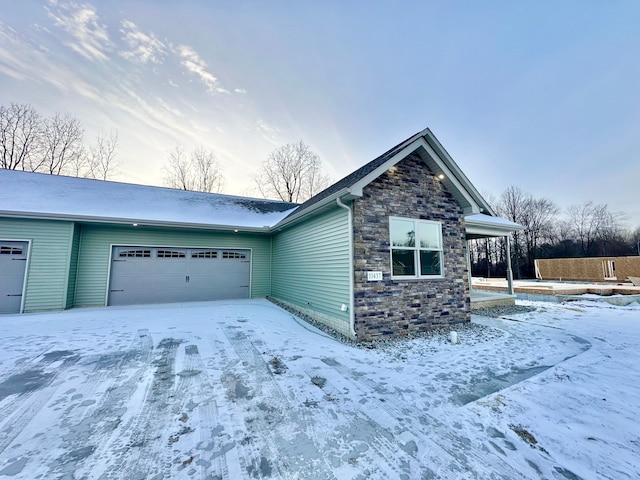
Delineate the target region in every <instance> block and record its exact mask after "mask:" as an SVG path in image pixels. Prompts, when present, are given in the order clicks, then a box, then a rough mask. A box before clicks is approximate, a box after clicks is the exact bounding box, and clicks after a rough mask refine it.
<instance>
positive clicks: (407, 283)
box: [353, 157, 471, 341]
mask: <svg viewBox="0 0 640 480" xmlns="http://www.w3.org/2000/svg"><path fill="white" fill-rule="evenodd" d="M363 193H364V195H363V197H362V198H359V199H356V200H354V205H353V212H354V215H353V230H354V232H353V235H354V238H353V240H354V262H355V272H354V274H355V276H354V295H355V309H354V310H355V322H356V332H357V335H358V340H359V341H370V340H376V339H381V338H385V337H387V336H390V335H398V334H400V335H401V334H409V333H416V332H423V331H426V330H430V329H433V328H437V327H438V326H443V325H449V324H454V323H462V322H468V321H470V318H471V317H470V298H469V287H468V283H467V280H466V279H467V263H466V248H467V244H466V240H465V225H464V216H463V212H462V209H461V208H460V206H459V205H458V203H457V201H456V200H455V199H454V198H453V196H452V195H451V194H450V193H449V192H448V191H447V190H446V188H445V187H444V185H442V183H441V182H440V181H438V180H436V179H435V178H434V177H433V175H432V174H431V172H430V171H429V169H428V167H427V166H426V165H425V164H424V163H423V162H422V161H421V160H420V159H417V158H412V157H408V158H406V159H404V160H403V161H401V162H400V163H398V164H397V165H396V166H395V168H392V169H390V171H387V172H385V173H384V174H383V175H381V176H380V177H378V178H377V179H376V180H375V181H373V182H372V183H371V184H369V185H368V186H367V187H366V188H365V189H364V192H363ZM390 216H396V217H406V218H414V219H420V220H433V221H438V222H441V223H442V242H443V257H444V272H445V278H444V279H425V280H392V279H391V255H390V250H389V217H390ZM369 271H382V272H383V280H382V281H367V272H369Z"/></svg>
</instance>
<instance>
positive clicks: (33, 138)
mask: <svg viewBox="0 0 640 480" xmlns="http://www.w3.org/2000/svg"><path fill="white" fill-rule="evenodd" d="M41 132H42V120H41V118H40V115H38V113H37V112H36V111H35V109H34V108H33V107H32V106H31V105H27V104H17V103H12V104H11V105H9V106H8V107H5V106H4V105H0V156H1V158H0V168H6V169H9V170H18V169H22V170H25V169H28V167H29V163H30V157H31V155H32V154H33V153H35V150H36V149H37V147H38V141H39V140H40V138H41Z"/></svg>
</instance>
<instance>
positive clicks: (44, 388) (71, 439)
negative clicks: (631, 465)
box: [0, 300, 590, 480]
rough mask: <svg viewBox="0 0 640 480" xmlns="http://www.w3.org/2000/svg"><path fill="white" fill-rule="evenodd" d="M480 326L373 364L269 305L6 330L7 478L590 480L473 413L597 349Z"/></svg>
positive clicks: (142, 313) (66, 315) (126, 313)
mask: <svg viewBox="0 0 640 480" xmlns="http://www.w3.org/2000/svg"><path fill="white" fill-rule="evenodd" d="M475 320H476V322H475V323H474V324H473V325H471V326H470V327H468V328H463V329H461V330H459V333H458V336H459V339H460V344H458V345H451V344H450V343H448V341H447V333H446V332H442V333H439V334H434V335H432V336H430V337H428V338H422V339H418V340H413V341H408V342H401V343H398V344H394V345H387V346H385V347H384V348H379V349H375V350H373V349H366V348H354V347H353V346H348V345H345V344H343V343H340V342H338V341H336V340H335V339H333V338H331V337H330V336H328V335H327V334H325V333H323V332H321V331H319V330H317V329H316V328H314V327H312V326H310V325H308V324H306V323H304V322H302V321H301V320H299V319H296V318H295V317H293V316H292V315H290V314H289V313H287V312H285V311H283V310H281V309H280V308H278V307H276V306H274V305H273V304H271V303H270V302H268V301H266V300H256V301H234V302H212V303H198V304H185V305H178V304H172V305H158V306H146V307H129V308H118V307H116V308H96V309H77V310H71V311H66V312H57V313H46V314H32V315H22V316H4V317H0V339H1V341H2V353H1V354H0V374H1V376H0V478H4V477H13V478H25V479H36V478H43V479H52V478H63V479H74V478H75V479H79V478H88V479H94V478H95V479H132V480H134V479H154V480H158V479H169V478H189V479H245V478H246V479H252V478H278V479H280V478H283V479H285V478H286V479H298V478H299V479H369V478H372V479H374V478H375V479H414V478H415V479H417V478H479V479H491V478H496V479H512V478H541V477H543V478H554V477H556V478H580V477H579V475H577V474H575V477H570V476H568V475H569V474H571V475H574V473H572V472H571V470H570V469H568V468H565V466H563V465H560V464H559V463H558V460H557V459H555V458H553V456H552V455H551V454H550V453H549V451H547V450H545V449H542V450H540V449H536V448H533V446H532V444H531V442H530V440H527V438H525V436H523V435H522V432H518V431H517V429H515V428H507V427H506V426H505V425H506V424H508V422H507V423H500V422H497V423H496V422H495V421H494V420H492V417H491V409H492V408H493V407H492V406H490V402H488V403H486V405H487V406H486V408H485V409H486V410H487V414H486V415H485V414H479V413H478V411H477V410H474V408H471V407H475V408H477V407H478V405H482V402H483V401H485V402H487V398H489V397H486V398H483V396H484V395H487V394H491V393H492V392H495V391H496V390H498V389H500V388H505V387H509V385H511V384H514V383H516V382H518V381H520V380H523V379H525V378H527V377H531V376H532V375H534V374H537V373H540V372H544V371H546V370H547V369H548V368H549V367H551V366H553V365H555V364H557V363H560V362H562V361H563V360H566V359H567V358H569V357H573V356H575V355H579V354H581V353H582V352H584V351H586V350H587V349H588V348H589V346H590V345H589V344H588V342H586V341H584V340H583V339H580V338H579V337H574V336H573V337H572V335H569V334H567V333H566V332H564V331H561V330H559V329H551V328H543V327H536V326H524V325H523V326H522V328H523V329H524V330H522V331H516V330H514V328H515V327H514V326H511V327H509V328H503V327H502V326H501V324H499V323H496V322H499V321H496V320H489V319H483V318H479V317H478V318H476V319H475ZM510 329H511V330H510ZM538 345H544V347H543V348H540V347H539V346H538ZM559 471H563V472H565V471H566V472H569V474H567V476H564V474H563V475H560V474H558V472H559ZM545 475H549V476H548V477H545Z"/></svg>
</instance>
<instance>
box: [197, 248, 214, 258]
mask: <svg viewBox="0 0 640 480" xmlns="http://www.w3.org/2000/svg"><path fill="white" fill-rule="evenodd" d="M191 258H218V252H216V251H215V250H205V251H201V252H192V253H191Z"/></svg>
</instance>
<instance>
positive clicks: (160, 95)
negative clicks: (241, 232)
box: [0, 0, 640, 220]
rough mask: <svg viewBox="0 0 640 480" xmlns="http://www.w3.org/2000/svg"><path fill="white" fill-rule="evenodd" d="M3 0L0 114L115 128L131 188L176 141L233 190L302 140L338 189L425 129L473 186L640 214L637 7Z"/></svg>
mask: <svg viewBox="0 0 640 480" xmlns="http://www.w3.org/2000/svg"><path fill="white" fill-rule="evenodd" d="M570 1H574V0H570ZM5 3H6V5H4V6H3V10H2V18H1V19H0V85H1V86H2V88H0V105H1V104H8V103H11V102H14V101H17V102H24V103H31V104H33V106H34V107H35V108H36V109H38V110H39V111H41V112H42V113H43V114H49V113H53V112H56V111H58V112H61V113H67V112H68V113H71V114H73V115H75V116H77V117H78V118H80V119H81V120H82V121H83V123H84V124H85V125H86V126H87V136H88V137H90V136H91V135H94V134H95V133H96V132H93V130H96V131H99V130H103V131H108V130H111V129H113V128H118V129H119V130H120V132H119V133H120V135H119V143H120V146H121V148H122V150H121V157H123V158H131V159H133V160H132V161H131V162H129V164H128V166H129V167H130V170H129V171H127V170H123V174H124V175H127V178H126V179H128V180H133V181H138V182H142V183H144V182H148V183H158V180H157V179H156V178H151V173H150V172H152V170H153V164H154V163H158V162H161V161H162V160H163V157H164V155H165V148H166V147H167V146H168V147H169V148H170V147H171V146H172V145H174V144H175V143H176V142H181V143H182V144H184V145H185V146H189V147H191V146H192V145H193V146H196V145H203V146H205V148H211V149H213V150H215V152H216V154H217V155H218V157H219V159H220V160H221V161H225V162H227V163H228V165H229V166H228V167H227V168H228V177H229V181H228V182H227V188H228V189H229V190H228V192H229V193H234V192H236V193H240V192H244V190H245V189H246V185H245V184H246V183H247V181H246V178H245V177H246V176H247V172H250V171H251V169H252V168H256V167H255V166H256V165H259V163H260V161H261V160H263V159H264V158H266V156H267V155H268V153H269V152H270V151H271V150H272V149H273V148H274V145H279V144H282V143H287V142H293V141H297V140H300V139H302V140H304V141H305V143H307V144H309V145H311V146H312V148H314V150H315V151H317V152H318V153H319V154H320V155H321V156H322V158H323V160H324V161H325V162H326V163H327V164H329V165H328V167H327V170H328V171H329V172H330V173H332V176H334V178H336V179H337V178H339V177H340V176H342V175H346V174H348V173H349V172H350V171H351V170H353V169H355V168H357V167H359V166H361V165H362V164H363V163H364V162H366V161H368V160H371V159H372V158H374V157H375V156H377V155H379V154H380V153H382V152H384V151H385V150H386V149H388V148H389V147H391V146H392V145H394V144H396V143H397V142H399V141H401V140H402V139H404V138H406V137H407V136H409V135H411V134H413V133H415V132H416V131H419V130H421V129H422V128H424V127H427V126H428V127H430V128H431V129H432V130H433V131H434V133H435V134H436V135H437V136H438V138H439V139H440V140H441V141H442V142H443V144H444V145H445V146H446V148H447V149H448V150H449V151H450V152H451V154H452V155H453V157H454V158H455V160H456V162H458V163H459V164H460V167H461V168H462V169H463V170H464V171H465V173H466V174H467V175H468V176H469V178H470V179H471V180H472V181H473V182H474V184H475V185H476V186H477V188H478V189H479V190H481V191H492V192H494V193H495V194H498V195H499V194H500V193H501V192H502V191H503V190H504V189H505V188H506V187H507V186H509V185H519V186H521V187H522V189H523V190H526V191H528V192H530V193H532V194H533V195H537V196H543V197H549V198H552V199H553V200H555V201H556V202H558V203H559V204H560V205H561V206H567V205H571V204H573V203H579V202H581V201H583V200H593V201H594V202H595V203H608V204H609V205H610V206H611V208H612V209H613V210H624V211H627V212H628V213H629V214H630V215H631V216H632V217H633V218H636V219H638V220H640V207H639V206H638V202H636V201H635V200H634V197H633V192H635V190H636V189H635V187H634V186H633V185H629V184H628V182H629V181H630V179H637V178H638V176H639V175H640V170H638V168H640V167H639V166H638V165H640V164H638V162H637V161H636V159H637V156H638V152H640V140H639V139H638V138H639V137H638V136H637V135H635V134H634V132H637V130H638V128H639V125H640V124H639V123H638V114H637V112H638V111H640V103H639V102H640V100H638V99H640V83H638V82H637V81H635V79H637V78H638V77H639V76H640V64H639V63H638V62H637V61H636V57H637V51H638V50H639V49H640V36H638V34H637V25H638V23H640V4H638V2H631V1H630V2H627V3H624V2H622V3H618V4H616V6H615V7H612V6H610V5H607V6H603V4H601V3H597V2H591V3H589V5H588V6H587V7H584V8H579V9H576V8H574V7H575V5H572V4H571V3H569V4H563V5H562V6H559V7H557V8H554V9H551V10H549V8H548V6H546V5H545V2H542V3H536V2H533V3H529V4H527V6H525V7H523V6H522V5H518V6H514V5H511V4H508V5H505V4H504V2H498V1H497V0H487V2H484V3H483V6H482V7H480V6H476V5H475V4H473V5H472V4H469V5H467V6H465V7H464V8H462V7H460V6H455V5H449V4H442V5H440V4H432V3H429V4H428V5H427V4H424V5H423V4H420V3H416V5H415V8H414V9H411V12H409V11H407V10H406V9H401V8H398V7H397V5H395V4H394V3H393V2H378V3H376V4H375V5H368V6H367V7H363V6H361V5H360V4H359V3H358V2H346V3H340V4H338V3H335V2H317V3H313V2H312V3H308V2H298V3H295V2H294V3H292V4H291V5H289V6H288V8H287V11H286V12H283V11H278V9H274V8H273V7H272V6H269V5H267V4H262V3H261V2H257V3H256V2H254V3H253V4H252V7H251V8H247V7H246V5H244V3H243V2H230V3H229V2H227V3H224V2H223V4H221V3H220V2H166V1H165V2H131V1H129V0H110V1H101V2H98V1H94V0H29V1H27V2H17V1H16V2H5ZM418 20H419V22H420V25H421V28H415V25H416V21H418ZM327 25H331V35H327ZM381 31H384V32H385V35H380V32H381ZM425 46H428V48H427V47H425ZM603 59H606V62H605V63H606V68H596V67H594V65H596V64H597V63H598V62H602V61H603ZM541 151H544V152H545V154H544V155H541V154H540V152H541ZM613 160H615V167H616V168H615V172H614V173H612V174H611V175H607V176H606V178H605V179H602V178H599V177H597V176H596V175H595V173H594V172H596V171H597V170H598V169H597V167H596V166H597V165H600V164H602V162H609V163H611V162H612V161H613ZM134 168H135V169H137V170H138V172H133V170H134ZM234 168H235V169H236V170H235V171H234V170H233V169H234ZM132 172H133V173H132ZM140 172H142V173H140ZM575 172H579V173H580V175H584V176H585V178H584V179H580V180H579V181H577V180H576V181H575V182H567V181H566V179H567V178H574V176H575V175H576V173H575ZM614 176H615V178H616V179H618V178H620V181H619V182H618V181H617V180H616V183H615V186H614V187H612V188H609V184H608V183H604V182H609V181H612V179H613V178H614ZM587 177H588V178H587ZM231 179H233V180H231ZM233 182H236V183H237V185H238V186H234V183H233ZM589 182H591V183H589ZM636 183H637V182H636ZM588 185H599V186H600V187H601V188H587V187H586V186H588ZM623 194H625V196H624V197H623V196H622V195H623Z"/></svg>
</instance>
